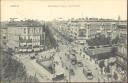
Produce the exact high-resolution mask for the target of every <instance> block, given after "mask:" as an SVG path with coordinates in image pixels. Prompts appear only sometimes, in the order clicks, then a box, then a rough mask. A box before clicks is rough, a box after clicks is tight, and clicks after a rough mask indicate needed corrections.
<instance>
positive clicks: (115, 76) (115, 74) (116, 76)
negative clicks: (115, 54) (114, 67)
mask: <svg viewBox="0 0 128 83" xmlns="http://www.w3.org/2000/svg"><path fill="white" fill-rule="evenodd" d="M113 77H114V79H115V80H117V79H118V75H117V73H116V72H114V75H113Z"/></svg>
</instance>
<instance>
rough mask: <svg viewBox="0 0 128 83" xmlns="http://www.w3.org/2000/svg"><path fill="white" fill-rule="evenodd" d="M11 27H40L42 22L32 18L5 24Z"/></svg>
mask: <svg viewBox="0 0 128 83" xmlns="http://www.w3.org/2000/svg"><path fill="white" fill-rule="evenodd" d="M7 25H8V26H12V27H41V26H42V24H41V23H40V22H38V21H34V20H25V21H12V22H9V23H8V24H7Z"/></svg>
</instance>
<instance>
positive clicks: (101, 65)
mask: <svg viewBox="0 0 128 83" xmlns="http://www.w3.org/2000/svg"><path fill="white" fill-rule="evenodd" d="M104 66H105V65H104V61H100V63H99V67H100V68H101V73H102V72H103V67H104Z"/></svg>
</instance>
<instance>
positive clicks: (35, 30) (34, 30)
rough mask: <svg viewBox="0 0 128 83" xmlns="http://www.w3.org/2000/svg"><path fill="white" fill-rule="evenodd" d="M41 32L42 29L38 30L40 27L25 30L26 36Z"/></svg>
mask: <svg viewBox="0 0 128 83" xmlns="http://www.w3.org/2000/svg"><path fill="white" fill-rule="evenodd" d="M40 32H41V27H40V28H38V27H35V28H33V27H31V28H24V34H26V33H28V34H29V33H40Z"/></svg>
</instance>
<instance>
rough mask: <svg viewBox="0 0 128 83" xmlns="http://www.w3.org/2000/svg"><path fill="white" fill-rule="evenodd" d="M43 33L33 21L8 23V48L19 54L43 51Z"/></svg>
mask: <svg viewBox="0 0 128 83" xmlns="http://www.w3.org/2000/svg"><path fill="white" fill-rule="evenodd" d="M44 40H45V33H44V31H43V26H42V25H41V24H40V23H39V22H37V21H33V20H26V21H19V22H18V21H17V22H10V23H9V24H8V46H9V47H11V48H13V49H15V50H17V51H19V52H32V51H40V50H41V49H43V46H44Z"/></svg>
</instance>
